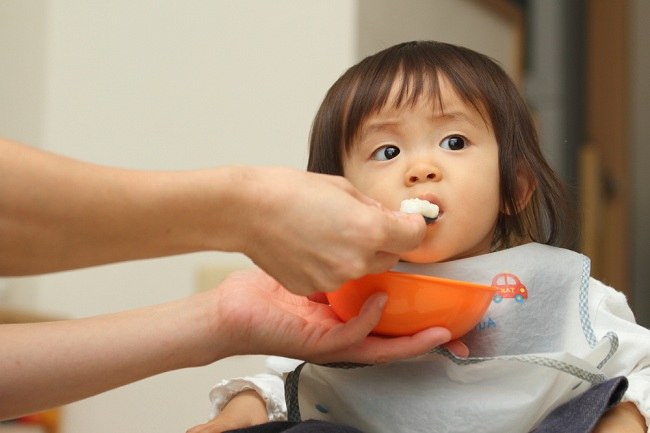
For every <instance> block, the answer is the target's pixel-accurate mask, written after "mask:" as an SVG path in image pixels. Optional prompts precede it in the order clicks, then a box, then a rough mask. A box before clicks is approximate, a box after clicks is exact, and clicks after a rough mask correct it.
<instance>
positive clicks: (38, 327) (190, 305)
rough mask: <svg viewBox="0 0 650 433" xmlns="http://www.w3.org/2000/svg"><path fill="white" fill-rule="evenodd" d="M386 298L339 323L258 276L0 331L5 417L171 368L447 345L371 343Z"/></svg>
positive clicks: (442, 332)
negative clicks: (257, 357) (151, 302)
mask: <svg viewBox="0 0 650 433" xmlns="http://www.w3.org/2000/svg"><path fill="white" fill-rule="evenodd" d="M384 304H385V296H383V295H376V296H374V297H373V298H370V299H369V301H368V302H367V303H366V305H365V306H364V308H363V309H362V311H361V313H360V315H359V316H358V317H357V318H355V319H352V320H350V321H349V322H347V323H343V322H341V321H340V320H339V319H338V318H337V317H336V315H335V314H334V313H333V312H332V310H331V309H330V308H329V307H328V306H326V305H324V304H321V303H318V302H313V301H310V300H309V299H307V298H305V297H303V296H298V295H293V294H291V293H290V292H288V291H286V290H285V289H284V288H283V287H282V286H280V285H279V284H278V283H277V282H276V281H275V280H273V279H272V278H270V277H269V276H268V275H266V274H265V273H264V272H262V271H261V270H259V269H252V270H248V271H242V272H238V273H234V274H233V275H231V276H230V277H229V278H227V279H226V280H225V281H224V282H223V283H222V284H221V285H220V286H219V287H217V288H215V289H213V290H210V291H207V292H202V293H197V294H195V295H192V296H191V297H188V298H185V299H182V300H178V301H174V302H169V303H166V304H162V305H158V306H153V307H148V308H142V309H137V310H133V311H129V312H122V313H116V314H110V315H104V316H99V317H94V318H87V319H77V320H68V321H59V322H47V323H33V324H19V325H1V326H0V341H2V345H0V419H4V418H10V417H14V416H17V415H20V414H24V413H28V412H33V411H36V410H40V409H44V408H47V407H52V406H58V405H61V404H65V403H68V402H72V401H76V400H79V399H82V398H85V397H89V396H91V395H94V394H97V393H100V392H103V391H106V390H109V389H112V388H115V387H118V386H121V385H125V384H127V383H131V382H134V381H137V380H139V379H143V378H145V377H149V376H152V375H155V374H158V373H162V372H165V371H170V370H174V369H179V368H185V367H194V366H200V365H206V364H208V363H211V362H213V361H216V360H218V359H221V358H224V357H227V356H231V355H239V354H257V353H260V354H276V355H280V356H286V357H293V358H301V359H307V360H310V361H313V362H330V361H351V362H362V363H376V362H385V361H390V360H394V359H400V358H407V357H411V356H415V355H418V354H421V353H425V352H427V351H428V350H430V349H432V348H433V347H436V346H438V345H440V344H442V343H446V342H447V341H448V340H449V338H450V333H449V331H447V330H446V329H441V328H432V329H428V330H426V331H423V332H420V333H418V334H416V335H414V336H411V337H400V338H381V337H376V336H368V334H369V332H370V331H371V329H372V328H373V327H374V326H375V325H376V324H377V322H378V321H379V317H380V315H381V311H382V309H383V305H384Z"/></svg>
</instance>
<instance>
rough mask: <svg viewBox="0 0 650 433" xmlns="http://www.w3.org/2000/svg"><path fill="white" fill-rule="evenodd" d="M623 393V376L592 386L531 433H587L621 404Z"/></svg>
mask: <svg viewBox="0 0 650 433" xmlns="http://www.w3.org/2000/svg"><path fill="white" fill-rule="evenodd" d="M626 390H627V379H626V378H625V377H615V378H613V379H610V380H607V381H605V382H602V383H599V384H598V385H594V386H592V387H591V388H589V389H588V390H586V391H585V392H583V393H582V394H580V395H579V396H577V397H574V398H573V399H571V400H569V401H568V402H566V403H564V404H563V405H561V406H558V407H557V408H555V409H554V410H553V411H552V412H551V413H550V414H548V416H547V417H546V418H544V419H543V420H542V422H541V423H540V424H539V426H538V427H537V428H536V429H535V430H533V432H532V433H589V432H591V431H592V430H593V429H594V427H595V426H596V424H597V423H598V421H599V420H600V418H601V417H602V416H603V415H604V414H605V412H607V410H608V409H610V408H612V407H613V406H615V405H616V404H618V403H619V402H620V401H621V398H623V394H625V391H626Z"/></svg>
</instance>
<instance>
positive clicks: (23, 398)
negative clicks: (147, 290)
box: [0, 299, 221, 419]
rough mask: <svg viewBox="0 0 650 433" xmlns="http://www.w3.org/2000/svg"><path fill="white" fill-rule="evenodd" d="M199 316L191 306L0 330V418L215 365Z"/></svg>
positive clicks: (214, 347)
mask: <svg viewBox="0 0 650 433" xmlns="http://www.w3.org/2000/svg"><path fill="white" fill-rule="evenodd" d="M191 302H194V303H191ZM206 314H207V307H205V306H201V305H200V303H198V302H195V301H193V300H191V299H190V300H184V301H178V302H173V303H169V304H165V305H162V306H157V307H153V308H147V309H140V310H136V311H131V312H127V313H119V314H114V315H107V316H101V317H96V318H90V319H82V320H72V321H60V322H48V323H42V324H25V325H22V324H21V325H2V326H0V341H2V347H1V348H0V372H1V373H0V419H5V418H9V417H14V416H17V415H20V414H25V413H29V412H32V411H36V410H41V409H44V408H48V407H53V406H58V405H61V404H65V403H68V402H72V401H75V400H79V399H82V398H85V397H89V396H92V395H95V394H98V393H101V392H103V391H106V390H109V389H112V388H115V387H118V386H121V385H125V384H127V383H131V382H134V381H137V380H139V379H142V378H145V377H148V376H151V375H155V374H158V373H161V372H164V371H169V370H174V369H178V368H183V367H191V366H196V365H202V364H205V363H207V362H209V361H211V360H213V359H215V357H216V358H218V357H219V356H218V355H216V354H218V353H219V351H220V350H221V349H220V346H219V344H220V342H219V341H214V344H210V345H208V344H205V343H206V338H205V335H206V326H205V324H206V323H209V322H210V320H207V317H205V315H206ZM214 340H218V339H217V338H216V337H215V338H214ZM201 343H203V344H201ZM208 350H209V351H210V353H209V354H208V353H206V352H207V351H208Z"/></svg>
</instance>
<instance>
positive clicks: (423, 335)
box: [363, 328, 451, 364]
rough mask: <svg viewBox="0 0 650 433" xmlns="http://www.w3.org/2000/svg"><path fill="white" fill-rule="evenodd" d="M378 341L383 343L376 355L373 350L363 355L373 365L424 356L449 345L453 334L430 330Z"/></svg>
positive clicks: (441, 330)
mask: <svg viewBox="0 0 650 433" xmlns="http://www.w3.org/2000/svg"><path fill="white" fill-rule="evenodd" d="M378 339H380V340H382V341H381V344H377V345H376V347H375V348H374V353H373V350H367V352H366V354H363V355H364V356H368V357H369V360H370V362H371V363H373V364H382V363H386V362H391V361H396V360H399V359H407V358H413V357H416V356H420V355H424V354H426V353H428V352H430V351H431V350H433V349H435V348H436V347H438V346H440V345H443V344H445V343H447V342H448V341H449V340H450V339H451V332H449V330H448V329H446V328H428V329H425V330H423V331H420V332H418V333H417V334H414V335H411V336H407V337H384V338H378ZM366 362H367V361H366Z"/></svg>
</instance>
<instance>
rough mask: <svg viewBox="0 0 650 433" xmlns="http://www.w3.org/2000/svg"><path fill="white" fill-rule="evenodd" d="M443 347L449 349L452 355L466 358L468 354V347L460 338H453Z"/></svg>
mask: <svg viewBox="0 0 650 433" xmlns="http://www.w3.org/2000/svg"><path fill="white" fill-rule="evenodd" d="M444 346H445V349H447V350H449V351H450V352H451V353H453V354H454V355H456V356H458V357H460V358H467V357H468V356H469V348H468V347H467V345H466V344H465V343H463V342H462V341H460V340H453V341H450V342H449V343H446V344H445V345H444Z"/></svg>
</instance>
